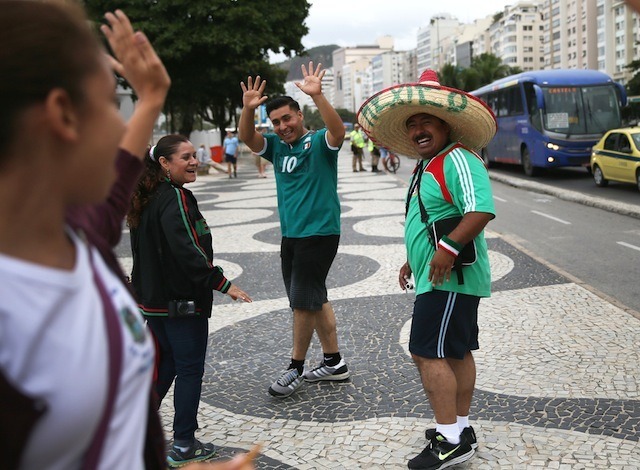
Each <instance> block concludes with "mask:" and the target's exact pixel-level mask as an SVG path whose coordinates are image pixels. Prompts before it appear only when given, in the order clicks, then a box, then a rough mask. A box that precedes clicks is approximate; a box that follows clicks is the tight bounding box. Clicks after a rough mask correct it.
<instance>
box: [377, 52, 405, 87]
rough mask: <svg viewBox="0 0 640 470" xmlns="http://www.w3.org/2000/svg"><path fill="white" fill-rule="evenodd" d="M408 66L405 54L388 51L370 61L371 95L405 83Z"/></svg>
mask: <svg viewBox="0 0 640 470" xmlns="http://www.w3.org/2000/svg"><path fill="white" fill-rule="evenodd" d="M408 65H409V63H408V61H407V52H405V51H388V52H383V53H382V54H378V55H377V56H375V57H373V59H371V79H372V81H371V94H374V93H377V92H379V91H382V90H384V89H385V88H389V87H390V86H393V85H397V84H399V83H406V82H407V79H406V78H407V77H408V73H407V71H405V68H406V67H407V66H408Z"/></svg>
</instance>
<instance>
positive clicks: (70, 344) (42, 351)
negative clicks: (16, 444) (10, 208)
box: [0, 234, 154, 470]
mask: <svg viewBox="0 0 640 470" xmlns="http://www.w3.org/2000/svg"><path fill="white" fill-rule="evenodd" d="M70 236H71V237H72V239H73V241H74V243H75V245H76V263H75V267H74V268H73V270H71V271H66V270H60V269H53V268H48V267H43V266H40V265H37V264H33V263H28V262H25V261H22V260H19V259H16V258H11V257H7V256H4V255H2V254H0V369H2V371H3V373H4V375H5V376H6V377H7V379H8V380H9V381H10V382H11V383H12V384H13V385H14V386H15V387H16V388H18V390H20V391H21V392H22V393H24V394H26V395H28V396H30V397H32V398H37V399H39V400H41V401H42V402H44V403H46V405H47V407H48V411H47V412H46V413H45V414H44V415H43V416H42V417H41V418H40V420H39V421H38V423H37V425H36V426H35V428H34V431H33V432H32V434H31V436H30V438H29V441H28V443H27V447H26V449H25V452H24V456H23V460H22V461H21V468H24V469H35V468H38V469H61V470H62V469H64V470H68V469H77V468H80V466H81V464H82V461H83V457H84V455H85V452H86V451H87V449H88V447H89V445H90V444H91V440H92V439H93V436H94V434H95V431H96V427H97V425H98V423H99V421H100V418H101V417H102V412H103V409H104V405H105V400H106V397H107V388H108V377H109V375H108V368H109V363H108V349H109V345H108V338H107V330H106V325H105V321H104V313H103V305H102V301H101V298H100V293H99V291H98V288H97V286H96V285H95V284H94V279H93V270H92V267H91V262H90V259H89V250H88V248H87V246H86V245H85V244H84V243H82V242H81V241H79V240H78V238H77V237H76V236H75V235H73V234H71V235H70ZM92 251H93V263H94V266H95V268H96V270H97V272H98V274H99V276H100V278H101V279H102V282H103V284H104V285H105V287H106V290H107V292H108V293H109V296H110V297H111V300H112V302H113V305H114V306H115V310H116V312H118V314H119V315H118V318H119V320H120V325H121V329H122V339H123V361H122V370H121V376H120V381H119V387H118V392H117V398H116V402H115V405H114V408H113V414H112V417H111V421H110V426H109V431H108V434H107V437H106V441H105V442H104V445H103V448H102V454H101V460H100V467H99V468H100V469H113V468H119V467H122V466H123V465H125V467H126V468H131V469H142V468H144V463H143V446H144V436H145V429H146V423H147V411H148V400H149V388H150V386H151V380H152V375H153V362H154V346H153V342H152V339H151V336H150V334H149V333H148V331H147V329H146V326H145V324H144V321H143V319H142V317H141V315H140V314H139V312H138V309H137V306H136V303H135V302H134V300H133V298H132V297H131V295H130V294H129V292H128V291H127V289H126V287H125V286H124V285H123V284H122V282H121V281H120V280H119V279H118V278H117V277H116V276H115V275H114V274H113V273H111V271H110V270H109V269H108V267H107V266H106V264H105V263H104V261H103V260H102V258H101V256H100V254H99V252H98V251H97V250H96V249H92ZM3 405H4V404H3ZM5 438H6V437H5Z"/></svg>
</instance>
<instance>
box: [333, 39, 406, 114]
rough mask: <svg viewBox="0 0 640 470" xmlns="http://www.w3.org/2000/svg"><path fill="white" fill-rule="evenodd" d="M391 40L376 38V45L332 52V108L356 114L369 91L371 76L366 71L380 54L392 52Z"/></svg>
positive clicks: (342, 48)
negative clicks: (372, 60)
mask: <svg viewBox="0 0 640 470" xmlns="http://www.w3.org/2000/svg"><path fill="white" fill-rule="evenodd" d="M393 42H394V41H393V38H392V37H391V36H383V37H381V38H378V42H377V45H371V46H356V47H341V48H339V49H336V50H335V51H333V70H334V96H333V102H332V104H333V106H334V107H335V108H344V109H348V110H349V111H352V112H356V111H357V110H358V109H359V107H360V105H361V104H362V103H363V102H364V99H363V98H362V97H363V96H365V95H366V93H368V90H370V89H371V81H372V79H371V76H370V73H369V74H368V75H367V69H368V68H370V66H371V59H372V58H373V57H375V56H377V55H379V54H380V53H381V52H385V51H392V50H393Z"/></svg>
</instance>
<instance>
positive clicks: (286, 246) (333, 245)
mask: <svg viewBox="0 0 640 470" xmlns="http://www.w3.org/2000/svg"><path fill="white" fill-rule="evenodd" d="M339 242H340V235H327V236H314V237H305V238H287V237H283V238H282V243H281V244H280V260H281V262H282V278H283V279H284V286H285V288H286V289H287V296H288V297H289V306H290V307H291V308H292V309H300V310H322V305H323V304H325V303H327V302H328V299H327V285H326V280H327V274H329V269H330V268H331V263H333V260H334V258H335V257H336V253H337V252H338V243H339Z"/></svg>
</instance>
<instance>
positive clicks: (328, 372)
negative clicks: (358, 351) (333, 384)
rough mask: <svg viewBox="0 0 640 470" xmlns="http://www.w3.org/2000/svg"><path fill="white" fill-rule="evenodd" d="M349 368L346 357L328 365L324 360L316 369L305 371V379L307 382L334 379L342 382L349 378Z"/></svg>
mask: <svg viewBox="0 0 640 470" xmlns="http://www.w3.org/2000/svg"><path fill="white" fill-rule="evenodd" d="M349 375H350V374H349V369H348V368H347V364H346V363H345V362H344V359H340V362H338V363H337V364H336V365H335V366H328V365H326V364H325V363H324V361H323V362H321V363H320V365H319V366H318V367H316V368H315V369H311V370H309V371H307V372H305V373H304V375H303V377H304V380H306V381H307V382H319V381H321V380H334V381H338V382H341V381H343V380H347V379H348V378H349Z"/></svg>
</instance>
